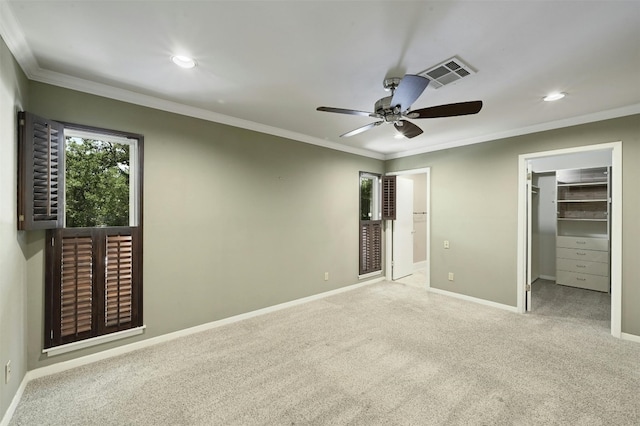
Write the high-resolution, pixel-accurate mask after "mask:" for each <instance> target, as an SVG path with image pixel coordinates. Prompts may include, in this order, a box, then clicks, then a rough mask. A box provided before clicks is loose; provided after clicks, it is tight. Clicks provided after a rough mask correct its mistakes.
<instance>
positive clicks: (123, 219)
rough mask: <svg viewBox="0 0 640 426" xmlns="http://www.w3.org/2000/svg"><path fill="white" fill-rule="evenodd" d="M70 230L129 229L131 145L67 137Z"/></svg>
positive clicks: (66, 194)
mask: <svg viewBox="0 0 640 426" xmlns="http://www.w3.org/2000/svg"><path fill="white" fill-rule="evenodd" d="M65 160H66V175H65V178H66V188H65V189H66V190H65V197H66V227H68V228H80V227H95V226H129V171H130V155H129V145H127V144H120V143H114V142H105V141H100V140H93V139H84V138H79V137H67V138H66V157H65Z"/></svg>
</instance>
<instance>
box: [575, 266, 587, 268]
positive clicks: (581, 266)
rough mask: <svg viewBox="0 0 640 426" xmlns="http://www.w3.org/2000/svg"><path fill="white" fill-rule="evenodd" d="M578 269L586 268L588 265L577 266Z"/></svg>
mask: <svg viewBox="0 0 640 426" xmlns="http://www.w3.org/2000/svg"><path fill="white" fill-rule="evenodd" d="M576 267H577V268H586V267H587V265H576Z"/></svg>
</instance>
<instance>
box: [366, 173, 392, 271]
mask: <svg viewBox="0 0 640 426" xmlns="http://www.w3.org/2000/svg"><path fill="white" fill-rule="evenodd" d="M395 183H396V180H395V176H383V177H381V176H380V175H377V174H374V173H366V172H360V230H359V236H360V243H359V250H360V267H359V272H360V275H364V274H369V273H373V272H378V271H381V270H382V220H394V219H395V203H396V197H395V194H396V192H395V188H396V185H395Z"/></svg>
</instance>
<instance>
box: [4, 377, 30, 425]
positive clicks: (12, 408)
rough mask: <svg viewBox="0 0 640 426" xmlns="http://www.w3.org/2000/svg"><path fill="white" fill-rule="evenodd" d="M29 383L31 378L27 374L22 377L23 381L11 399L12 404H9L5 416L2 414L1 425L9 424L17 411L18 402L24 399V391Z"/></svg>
mask: <svg viewBox="0 0 640 426" xmlns="http://www.w3.org/2000/svg"><path fill="white" fill-rule="evenodd" d="M27 383H29V379H28V378H27V376H26V375H25V376H24V377H23V378H22V382H20V386H19V387H18V390H17V391H16V394H15V395H14V396H13V399H12V400H11V404H9V407H8V408H7V411H6V412H5V413H4V416H2V420H0V426H9V422H10V421H11V418H12V417H13V413H15V412H16V408H18V404H19V403H20V400H21V399H22V394H23V393H24V389H25V388H26V387H27Z"/></svg>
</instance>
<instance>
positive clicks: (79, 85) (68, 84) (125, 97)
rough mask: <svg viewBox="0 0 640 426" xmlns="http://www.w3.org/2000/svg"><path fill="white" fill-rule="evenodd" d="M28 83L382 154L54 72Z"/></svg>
mask: <svg viewBox="0 0 640 426" xmlns="http://www.w3.org/2000/svg"><path fill="white" fill-rule="evenodd" d="M31 80H33V81H37V82H40V83H46V84H51V85H53V86H59V87H64V88H66V89H71V90H77V91H80V92H83V93H89V94H92V95H96V96H102V97H105V98H109V99H114V100H118V101H122V102H127V103H130V104H135V105H140V106H144V107H149V108H154V109H158V110H162V111H167V112H171V113H174V114H180V115H185V116H188V117H193V118H199V119H202V120H206V121H212V122H215V123H221V124H226V125H228V126H233V127H239V128H242V129H247V130H253V131H256V132H260V133H266V134H269V135H274V136H279V137H282V138H287V139H291V140H294V141H299V142H305V143H308V144H312V145H317V146H321V147H324V148H329V149H333V150H336V151H343V152H347V153H350V154H356V155H360V156H363V157H369V158H375V159H378V160H384V155H383V154H381V153H378V152H374V151H369V150H366V149H361V148H355V147H350V146H346V145H341V144H338V143H335V142H331V141H326V140H324V139H320V138H315V137H312V136H309V135H305V134H302V133H297V132H292V131H289V130H284V129H280V128H277V127H273V126H267V125H265V124H261V123H256V122H254V121H249V120H243V119H240V118H236V117H231V116H228V115H224V114H219V113H216V112H213V111H209V110H206V109H203V108H197V107H193V106H188V105H185V104H181V103H178V102H173V101H168V100H166V99H161V98H158V97H155V96H149V95H144V94H141V93H137V92H134V91H131V90H126V89H120V88H117V87H113V86H109V85H107V84H102V83H96V82H94V81H90V80H85V79H81V78H77V77H71V76H69V75H66V74H62V73H58V72H55V71H48V70H42V69H38V71H37V72H35V73H32V76H31Z"/></svg>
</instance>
